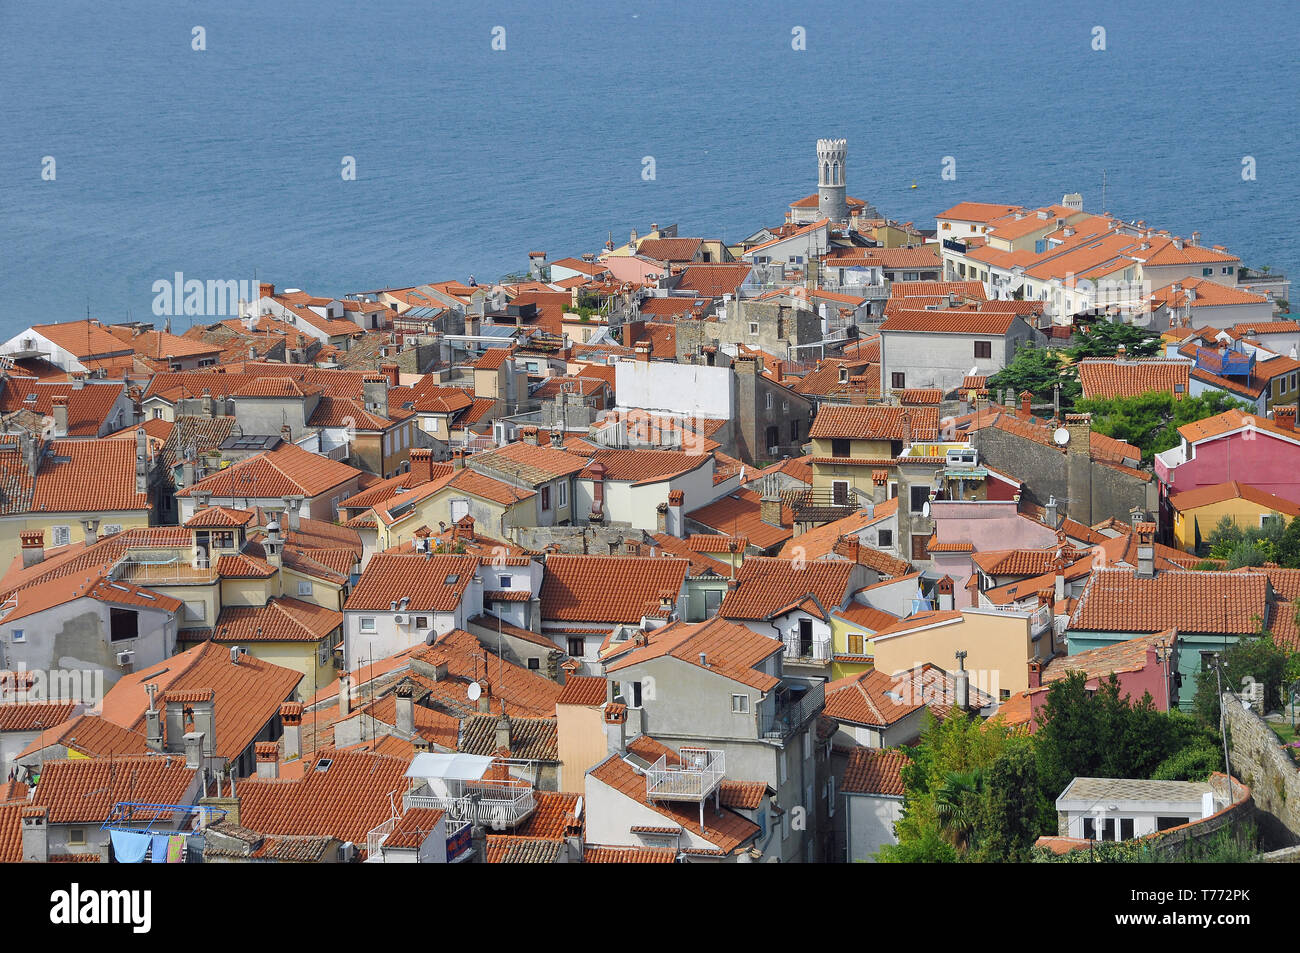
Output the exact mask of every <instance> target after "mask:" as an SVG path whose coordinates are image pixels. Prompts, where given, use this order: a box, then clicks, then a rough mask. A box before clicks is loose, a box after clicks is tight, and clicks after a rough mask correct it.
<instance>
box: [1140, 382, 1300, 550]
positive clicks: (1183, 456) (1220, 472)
mask: <svg viewBox="0 0 1300 953" xmlns="http://www.w3.org/2000/svg"><path fill="white" fill-rule="evenodd" d="M1273 413H1274V417H1275V419H1274V420H1269V419H1268V418H1267V417H1256V416H1254V415H1252V414H1247V413H1243V412H1241V411H1239V410H1229V411H1225V412H1224V413H1222V414H1219V415H1218V416H1215V417H1207V418H1206V419H1205V420H1198V421H1197V422H1196V423H1191V424H1187V425H1185V426H1183V427H1179V428H1178V434H1179V436H1180V437H1182V441H1181V442H1180V444H1179V445H1178V446H1176V447H1173V448H1171V449H1169V450H1166V451H1165V452H1164V453H1158V454H1156V457H1155V471H1156V478H1157V479H1159V481H1160V505H1161V520H1160V522H1161V525H1162V526H1171V525H1172V522H1171V520H1170V514H1169V513H1168V512H1167V510H1168V499H1169V496H1170V495H1171V494H1174V493H1184V492H1186V491H1187V490H1195V489H1198V488H1200V487H1203V486H1215V485H1217V484H1219V483H1228V482H1230V481H1233V480H1237V481H1240V482H1242V483H1245V484H1248V485H1250V486H1253V487H1255V488H1256V489H1260V490H1263V491H1265V492H1266V493H1274V494H1276V495H1277V496H1280V497H1282V498H1283V499H1284V500H1290V501H1291V502H1292V503H1300V433H1297V432H1296V429H1295V413H1296V412H1295V408H1294V407H1278V408H1276V409H1275V410H1274V412H1273Z"/></svg>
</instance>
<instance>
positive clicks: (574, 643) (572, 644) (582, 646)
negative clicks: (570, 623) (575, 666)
mask: <svg viewBox="0 0 1300 953" xmlns="http://www.w3.org/2000/svg"><path fill="white" fill-rule="evenodd" d="M569 654H570V655H572V656H573V657H574V658H583V657H584V656H585V655H586V654H587V640H586V639H584V638H583V637H582V636H580V635H578V636H572V637H570V638H569Z"/></svg>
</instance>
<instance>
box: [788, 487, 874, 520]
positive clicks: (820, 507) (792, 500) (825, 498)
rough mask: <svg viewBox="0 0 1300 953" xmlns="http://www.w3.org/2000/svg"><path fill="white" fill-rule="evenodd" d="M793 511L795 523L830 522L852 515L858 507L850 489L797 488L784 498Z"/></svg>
mask: <svg viewBox="0 0 1300 953" xmlns="http://www.w3.org/2000/svg"><path fill="white" fill-rule="evenodd" d="M786 502H787V504H788V505H789V507H790V509H791V510H793V512H794V521H795V522H796V523H830V522H832V521H834V520H839V519H843V518H844V517H846V516H852V515H853V514H854V513H856V512H857V511H858V510H859V509H860V506H859V503H858V500H857V497H856V496H855V495H854V493H853V491H852V490H849V489H847V488H845V489H844V490H843V491H842V492H838V493H837V492H836V491H834V490H799V491H797V492H794V493H790V494H789V495H788V498H787V500H786Z"/></svg>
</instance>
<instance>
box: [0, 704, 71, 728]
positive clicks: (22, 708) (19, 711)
mask: <svg viewBox="0 0 1300 953" xmlns="http://www.w3.org/2000/svg"><path fill="white" fill-rule="evenodd" d="M76 707H77V705H76V702H62V701H59V702H6V703H5V704H0V732H18V731H35V730H36V729H37V723H38V722H39V723H40V727H45V728H48V727H49V726H51V725H58V724H61V723H62V722H64V721H66V720H67V719H68V718H70V717H72V710H73V709H74V708H76Z"/></svg>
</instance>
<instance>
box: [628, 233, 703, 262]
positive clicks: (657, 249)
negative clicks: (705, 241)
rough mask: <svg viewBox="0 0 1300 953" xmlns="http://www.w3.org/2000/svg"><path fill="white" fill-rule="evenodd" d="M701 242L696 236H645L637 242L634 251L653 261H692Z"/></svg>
mask: <svg viewBox="0 0 1300 953" xmlns="http://www.w3.org/2000/svg"><path fill="white" fill-rule="evenodd" d="M701 244H702V242H701V240H700V239H698V238H646V239H643V240H642V241H640V242H638V243H637V246H636V253H637V254H638V255H641V256H643V257H645V258H653V259H654V260H655V261H663V262H675V261H693V260H694V259H695V255H696V254H697V253H698V252H699V250H700V245H701Z"/></svg>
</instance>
